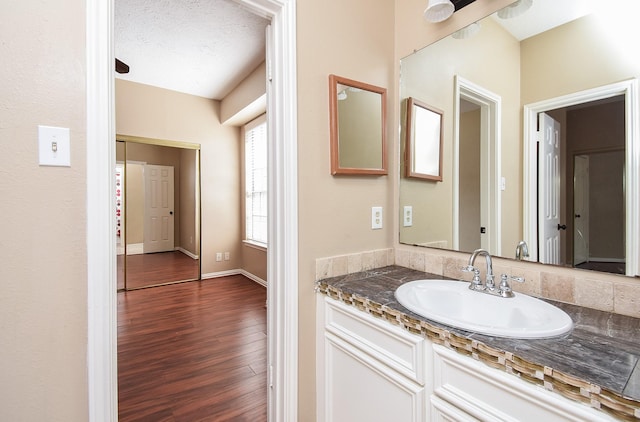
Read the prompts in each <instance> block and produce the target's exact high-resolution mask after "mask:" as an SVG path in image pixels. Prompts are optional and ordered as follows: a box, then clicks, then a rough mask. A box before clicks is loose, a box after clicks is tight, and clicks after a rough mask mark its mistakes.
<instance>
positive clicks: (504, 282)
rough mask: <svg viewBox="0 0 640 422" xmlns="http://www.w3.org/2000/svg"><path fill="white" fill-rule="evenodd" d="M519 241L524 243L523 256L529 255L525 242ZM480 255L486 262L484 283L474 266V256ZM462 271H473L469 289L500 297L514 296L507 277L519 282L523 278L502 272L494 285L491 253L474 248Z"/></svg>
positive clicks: (522, 281) (521, 281)
mask: <svg viewBox="0 0 640 422" xmlns="http://www.w3.org/2000/svg"><path fill="white" fill-rule="evenodd" d="M520 243H521V244H524V249H523V251H524V252H525V256H529V253H528V251H527V244H526V243H524V242H520ZM518 246H519V247H521V246H520V244H518ZM480 255H484V257H485V260H486V263H487V276H486V280H485V282H484V284H483V283H482V280H481V279H480V270H479V269H478V268H477V267H476V266H474V264H475V262H476V258H477V257H478V256H480ZM462 271H466V272H473V280H471V284H469V289H471V290H475V291H477V292H481V293H488V294H492V295H496V296H500V297H514V296H515V295H514V293H513V290H511V286H509V279H511V280H514V281H517V282H519V283H524V278H522V277H510V276H508V275H506V274H502V276H501V277H500V285H499V286H498V287H496V284H495V281H494V275H493V263H492V262H491V254H490V253H489V252H487V251H486V250H484V249H476V250H475V251H473V253H472V254H471V256H470V257H469V263H468V264H467V266H466V267H462Z"/></svg>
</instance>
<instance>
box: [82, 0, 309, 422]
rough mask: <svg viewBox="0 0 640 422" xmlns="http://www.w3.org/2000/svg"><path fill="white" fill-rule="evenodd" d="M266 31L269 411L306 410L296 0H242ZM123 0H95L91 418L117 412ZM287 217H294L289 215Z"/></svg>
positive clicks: (282, 415)
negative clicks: (118, 23) (117, 45)
mask: <svg viewBox="0 0 640 422" xmlns="http://www.w3.org/2000/svg"><path fill="white" fill-rule="evenodd" d="M237 1H238V3H240V4H242V5H243V6H245V7H247V8H248V9H250V10H251V11H253V12H255V13H256V14H258V15H260V16H263V17H267V18H269V19H271V30H270V31H268V32H267V63H268V71H267V74H268V77H267V78H268V80H267V97H268V106H267V107H268V110H271V111H272V112H271V113H269V115H268V125H269V128H270V129H269V135H270V136H269V150H270V151H271V152H270V155H269V163H270V165H269V189H270V191H269V223H268V224H269V230H270V239H269V250H268V252H267V263H268V264H267V265H268V279H269V280H271V281H272V282H271V283H270V284H269V286H268V288H267V298H268V303H269V306H268V307H267V330H268V364H269V369H268V373H269V384H270V388H269V393H268V394H269V397H268V416H269V419H270V420H273V421H276V420H278V421H279V420H288V421H294V420H296V419H297V414H298V353H297V349H298V333H297V331H298V240H297V239H298V213H297V204H298V197H297V180H298V174H297V80H296V7H295V6H296V4H295V0H237ZM113 12H114V0H87V2H86V25H85V26H86V109H87V122H86V124H87V128H86V167H87V190H86V195H87V222H86V229H87V336H88V337H87V390H88V413H89V418H88V420H89V421H90V422H98V421H105V422H106V421H117V420H118V393H117V385H118V374H117V353H116V352H117V330H116V327H117V326H116V323H117V316H116V311H117V303H116V300H117V296H116V247H115V236H114V235H113V233H114V230H115V219H114V218H113V209H114V206H115V199H114V198H113V188H114V185H115V180H114V171H115V162H116V160H115V143H114V140H115V110H114V108H115V107H114V104H115V101H114V99H115V95H114V85H115V82H114V76H113V63H114V60H115V57H114V48H113V46H114V35H113V27H114V13H113ZM285 222H286V223H285Z"/></svg>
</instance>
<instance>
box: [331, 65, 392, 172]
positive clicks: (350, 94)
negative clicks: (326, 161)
mask: <svg viewBox="0 0 640 422" xmlns="http://www.w3.org/2000/svg"><path fill="white" fill-rule="evenodd" d="M329 105H330V110H329V111H330V120H331V121H330V125H331V131H330V135H331V174H387V156H386V128H385V127H386V126H385V121H386V89H384V88H380V87H377V86H373V85H370V84H366V83H362V82H358V81H354V80H351V79H347V78H343V77H340V76H336V75H330V76H329Z"/></svg>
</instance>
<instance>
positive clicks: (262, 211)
mask: <svg viewBox="0 0 640 422" xmlns="http://www.w3.org/2000/svg"><path fill="white" fill-rule="evenodd" d="M244 142H245V144H244V151H245V238H246V240H250V241H254V242H258V243H265V244H266V243H267V122H266V118H265V116H264V115H263V116H261V117H259V118H257V119H256V120H254V121H252V122H250V123H249V124H247V125H246V126H245V137H244Z"/></svg>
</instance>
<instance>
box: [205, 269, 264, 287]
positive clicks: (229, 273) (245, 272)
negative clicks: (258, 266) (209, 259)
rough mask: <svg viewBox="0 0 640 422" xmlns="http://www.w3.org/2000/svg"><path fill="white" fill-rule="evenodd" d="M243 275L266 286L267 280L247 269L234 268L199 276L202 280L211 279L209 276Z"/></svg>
mask: <svg viewBox="0 0 640 422" xmlns="http://www.w3.org/2000/svg"><path fill="white" fill-rule="evenodd" d="M239 274H240V275H243V276H245V277H247V278H248V279H250V280H252V281H255V282H256V283H258V284H260V285H262V286H263V287H267V282H266V281H265V280H263V279H261V278H260V277H258V276H256V275H254V274H251V273H250V272H248V271H245V270H240V269H236V270H227V271H218V272H215V273H207V274H202V275H201V276H200V278H201V279H202V280H207V279H211V278H220V277H227V276H230V275H239Z"/></svg>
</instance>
